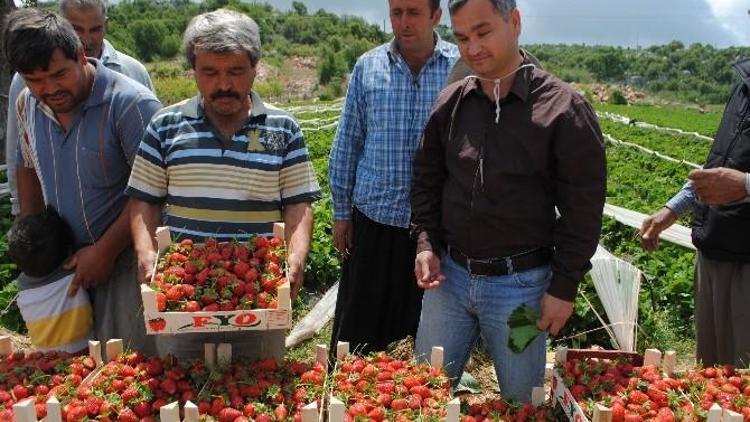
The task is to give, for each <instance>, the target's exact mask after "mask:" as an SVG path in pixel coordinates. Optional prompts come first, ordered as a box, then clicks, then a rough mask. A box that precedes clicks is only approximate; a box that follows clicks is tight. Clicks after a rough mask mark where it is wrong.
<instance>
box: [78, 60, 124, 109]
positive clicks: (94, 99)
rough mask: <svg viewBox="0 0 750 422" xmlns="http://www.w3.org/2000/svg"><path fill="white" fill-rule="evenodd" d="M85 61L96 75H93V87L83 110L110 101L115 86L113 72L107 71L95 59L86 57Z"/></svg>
mask: <svg viewBox="0 0 750 422" xmlns="http://www.w3.org/2000/svg"><path fill="white" fill-rule="evenodd" d="M87 60H88V61H89V63H91V64H92V65H94V69H95V71H96V73H95V74H94V85H93V86H92V87H91V93H90V94H89V97H88V98H87V99H86V104H84V106H83V108H84V109H87V108H89V107H94V106H98V105H100V104H103V103H108V102H109V101H110V100H112V95H113V92H114V89H115V84H116V80H115V79H114V78H113V75H114V71H112V70H109V69H107V67H106V66H104V64H103V63H102V62H100V61H99V60H97V59H94V58H91V57H88V58H87Z"/></svg>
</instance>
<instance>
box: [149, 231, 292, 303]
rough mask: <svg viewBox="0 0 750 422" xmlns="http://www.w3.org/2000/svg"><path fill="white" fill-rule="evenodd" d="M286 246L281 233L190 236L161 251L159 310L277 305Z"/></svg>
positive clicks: (155, 283) (157, 279) (156, 281)
mask: <svg viewBox="0 0 750 422" xmlns="http://www.w3.org/2000/svg"><path fill="white" fill-rule="evenodd" d="M284 256H285V250H284V246H283V244H282V242H281V241H280V240H279V239H278V238H266V237H255V238H253V239H251V240H249V241H247V242H239V241H232V242H221V243H219V242H217V241H216V240H214V239H207V240H206V241H205V243H203V244H194V243H193V242H192V241H191V240H190V239H185V240H182V241H180V242H177V243H173V244H171V245H170V246H169V248H167V250H165V251H164V252H163V253H162V254H161V255H160V257H159V262H158V264H157V271H156V274H155V275H154V278H153V281H152V284H151V287H152V288H153V289H154V290H156V291H157V293H156V304H157V310H158V311H159V312H165V311H177V312H199V311H204V312H217V311H234V310H250V309H276V308H278V299H277V295H278V287H279V286H281V285H283V284H284V283H285V282H286V278H285V277H284V273H283V265H284V262H285V259H284Z"/></svg>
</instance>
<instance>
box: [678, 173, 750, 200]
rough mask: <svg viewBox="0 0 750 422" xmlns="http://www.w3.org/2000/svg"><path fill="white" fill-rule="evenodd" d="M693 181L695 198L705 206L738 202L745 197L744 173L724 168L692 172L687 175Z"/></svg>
mask: <svg viewBox="0 0 750 422" xmlns="http://www.w3.org/2000/svg"><path fill="white" fill-rule="evenodd" d="M688 179H690V180H692V181H693V189H694V190H695V194H696V195H697V198H698V199H699V200H700V201H701V202H703V203H704V204H707V205H721V204H728V203H730V202H735V201H739V200H741V199H743V198H745V197H746V196H747V190H746V188H745V181H746V180H747V179H746V176H745V173H743V172H741V171H739V170H734V169H728V168H724V167H719V168H714V169H708V170H693V171H691V172H690V174H688Z"/></svg>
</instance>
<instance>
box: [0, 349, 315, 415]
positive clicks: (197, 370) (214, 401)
mask: <svg viewBox="0 0 750 422" xmlns="http://www.w3.org/2000/svg"><path fill="white" fill-rule="evenodd" d="M323 380H324V368H323V366H322V365H308V364H304V363H297V362H285V363H284V364H282V365H279V364H277V363H276V361H275V360H261V361H257V362H254V363H235V364H232V365H231V366H219V367H216V368H214V369H213V370H210V369H209V368H207V367H206V366H205V364H204V363H203V362H201V361H198V360H195V361H191V362H187V363H185V362H183V363H178V362H177V361H176V360H175V359H174V358H172V357H168V358H166V359H161V358H158V357H152V358H146V357H144V356H143V355H142V354H140V353H128V354H122V355H120V356H118V357H117V358H116V359H115V360H114V361H112V362H110V363H108V364H106V365H105V366H104V367H103V368H102V370H101V372H99V373H98V374H97V375H96V377H94V379H93V380H92V381H91V383H89V384H87V385H80V384H79V385H73V384H64V385H63V386H62V387H60V388H57V389H55V390H54V393H55V394H56V397H58V399H59V400H60V402H61V403H62V404H63V408H62V413H63V420H65V421H66V422H78V421H86V420H97V421H104V422H107V421H119V422H156V421H157V420H158V416H159V409H160V408H161V407H162V406H165V405H167V404H169V403H171V402H174V401H178V402H179V403H180V406H184V404H185V403H186V402H187V401H191V402H192V403H195V404H197V405H198V409H199V412H200V414H201V416H202V417H206V418H209V419H207V420H215V421H219V422H248V421H250V420H254V421H258V422H261V421H299V420H301V414H300V410H301V408H302V407H303V406H305V405H307V404H309V403H312V402H313V401H316V400H319V399H320V398H321V397H323ZM318 404H320V403H319V402H318ZM39 416H40V417H41V416H43V415H41V414H40V415H39ZM211 418H212V419H211ZM0 420H12V418H11V419H3V418H2V416H1V415H0Z"/></svg>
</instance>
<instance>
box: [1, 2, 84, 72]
mask: <svg viewBox="0 0 750 422" xmlns="http://www.w3.org/2000/svg"><path fill="white" fill-rule="evenodd" d="M4 28H5V29H4V30H3V34H2V42H3V50H4V51H5V58H6V60H7V61H8V63H10V66H11V68H13V70H15V71H16V72H21V73H28V72H33V71H35V70H47V68H48V66H49V61H50V58H51V57H52V53H54V51H55V50H56V49H58V48H59V49H60V50H61V51H62V52H63V54H64V55H65V57H66V58H68V59H71V60H77V59H78V54H79V52H80V50H81V40H80V39H78V35H76V31H74V30H73V26H71V25H70V23H69V22H68V21H67V20H65V19H64V18H63V17H62V16H60V15H58V14H56V13H53V12H49V11H47V10H43V9H37V8H32V7H29V8H24V9H19V10H16V11H13V12H11V13H10V14H8V17H7V18H6V21H5V25H4Z"/></svg>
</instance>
